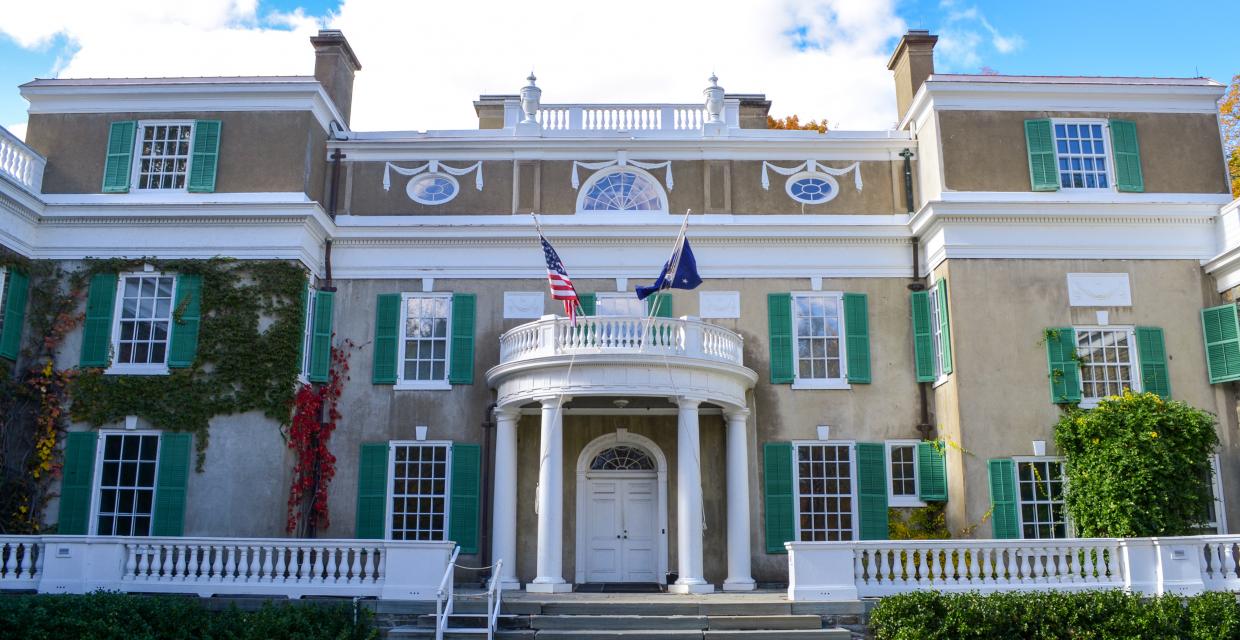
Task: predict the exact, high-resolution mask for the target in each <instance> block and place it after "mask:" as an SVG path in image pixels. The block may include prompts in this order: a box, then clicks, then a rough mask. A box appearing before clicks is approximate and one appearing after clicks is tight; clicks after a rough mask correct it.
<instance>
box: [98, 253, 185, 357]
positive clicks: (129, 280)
mask: <svg viewBox="0 0 1240 640" xmlns="http://www.w3.org/2000/svg"><path fill="white" fill-rule="evenodd" d="M175 282H176V278H175V277H173V276H170V275H164V274H159V273H140V274H128V275H122V276H121V277H120V287H119V289H120V290H119V291H118V293H117V296H116V312H115V317H116V325H117V326H116V327H115V329H114V330H113V332H112V335H113V336H116V337H115V339H114V342H113V344H112V348H113V350H114V352H115V354H116V359H115V360H114V361H113V364H112V369H111V370H112V371H114V372H123V373H166V372H167V370H168V366H167V363H168V341H169V335H170V332H171V329H172V300H173V294H174V292H175V286H174V285H175Z"/></svg>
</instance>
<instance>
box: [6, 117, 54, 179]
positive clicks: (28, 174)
mask: <svg viewBox="0 0 1240 640" xmlns="http://www.w3.org/2000/svg"><path fill="white" fill-rule="evenodd" d="M46 164H47V160H45V159H44V158H43V156H41V155H39V154H38V153H36V152H35V150H34V149H31V148H30V147H28V146H26V143H24V142H22V141H21V140H18V139H17V136H15V135H13V134H12V133H11V132H10V131H9V130H8V129H5V128H4V127H0V174H3V175H5V176H7V177H9V178H10V179H12V180H13V181H14V182H16V183H17V184H19V185H21V186H23V187H25V188H26V189H27V190H29V191H30V192H32V193H39V191H40V189H41V188H42V187H43V167H44V166H45V165H46Z"/></svg>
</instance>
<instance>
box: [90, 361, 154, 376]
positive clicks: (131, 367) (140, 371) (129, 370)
mask: <svg viewBox="0 0 1240 640" xmlns="http://www.w3.org/2000/svg"><path fill="white" fill-rule="evenodd" d="M103 374H104V375H108V376H166V375H168V365H166V364H114V365H112V366H110V367H108V368H107V369H104V370H103Z"/></svg>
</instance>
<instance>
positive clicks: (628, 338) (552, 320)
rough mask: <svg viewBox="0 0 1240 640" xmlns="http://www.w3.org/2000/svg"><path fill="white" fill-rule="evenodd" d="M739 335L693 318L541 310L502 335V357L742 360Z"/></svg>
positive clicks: (742, 345) (504, 360)
mask: <svg viewBox="0 0 1240 640" xmlns="http://www.w3.org/2000/svg"><path fill="white" fill-rule="evenodd" d="M743 351H744V341H743V339H742V338H741V336H739V335H737V334H736V333H733V332H732V331H729V330H727V329H724V328H723V327H718V326H715V325H711V324H708V323H705V322H702V321H700V320H696V319H693V318H648V317H633V316H579V317H578V318H577V323H576V325H573V324H571V323H570V322H569V321H568V319H567V318H560V317H556V316H543V317H542V318H541V319H539V320H535V321H534V322H528V323H526V324H523V325H521V326H519V327H516V328H514V329H512V330H510V331H508V332H506V333H504V335H502V336H500V339H499V354H500V355H499V360H500V363H501V364H503V363H508V362H515V361H518V360H525V359H530V358H540V357H547V356H560V355H574V354H575V355H588V354H616V353H633V354H651V355H670V356H684V357H690V358H702V359H706V360H716V361H720V362H727V363H730V364H736V365H740V364H742V358H743V356H742V353H743Z"/></svg>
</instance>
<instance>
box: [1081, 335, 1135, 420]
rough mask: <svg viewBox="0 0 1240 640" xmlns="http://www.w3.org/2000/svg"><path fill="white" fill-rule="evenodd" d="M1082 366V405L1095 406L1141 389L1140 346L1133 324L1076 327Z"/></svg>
mask: <svg viewBox="0 0 1240 640" xmlns="http://www.w3.org/2000/svg"><path fill="white" fill-rule="evenodd" d="M1076 354H1077V360H1078V362H1079V363H1080V366H1081V406H1084V407H1092V406H1094V405H1097V404H1098V401H1099V400H1101V399H1103V398H1105V397H1107V396H1118V395H1122V394H1123V393H1124V389H1130V390H1132V391H1140V388H1139V387H1140V376H1138V375H1136V372H1137V371H1138V369H1137V349H1136V340H1135V339H1134V338H1133V330H1132V328H1131V327H1076Z"/></svg>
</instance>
